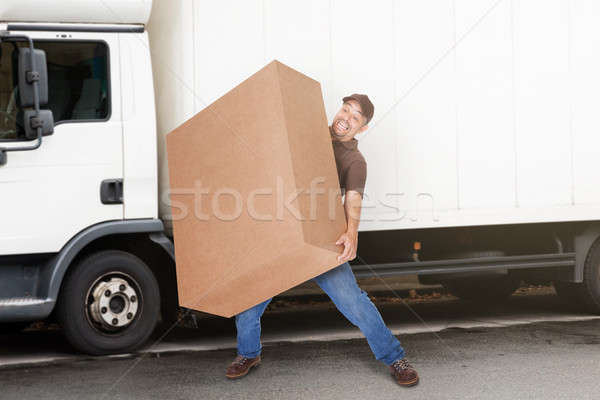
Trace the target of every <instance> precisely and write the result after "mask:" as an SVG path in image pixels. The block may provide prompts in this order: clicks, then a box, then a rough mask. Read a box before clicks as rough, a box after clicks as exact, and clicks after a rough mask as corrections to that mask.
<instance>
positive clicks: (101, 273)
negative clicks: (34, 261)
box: [56, 250, 160, 355]
mask: <svg viewBox="0 0 600 400" xmlns="http://www.w3.org/2000/svg"><path fill="white" fill-rule="evenodd" d="M56 307H57V317H58V321H59V323H60V325H61V326H62V330H63V333H64V335H65V337H66V338H67V340H68V341H69V342H70V343H71V344H72V345H73V347H75V348H76V349H77V350H79V351H81V352H84V353H88V354H92V355H101V354H115V353H127V352H131V351H133V350H135V349H137V348H139V347H140V346H141V345H143V344H144V342H145V341H146V340H147V339H148V337H150V335H151V334H152V332H153V330H154V328H155V326H156V323H157V321H158V317H159V313H160V291H159V287H158V283H157V282H156V278H155V277H154V274H153V273H152V271H151V270H150V268H148V266H147V265H146V264H145V263H144V262H143V261H142V260H140V259H139V258H137V257H136V256H134V255H132V254H130V253H126V252H123V251H118V250H106V251H101V252H98V253H94V254H91V255H89V256H87V257H85V258H83V259H82V260H81V261H79V262H78V263H77V264H76V265H74V266H73V267H72V268H71V269H70V270H69V273H68V274H67V276H66V277H65V281H64V283H63V286H62V289H61V293H60V295H59V299H58V303H57V306H56Z"/></svg>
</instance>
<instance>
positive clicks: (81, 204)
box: [0, 32, 123, 255]
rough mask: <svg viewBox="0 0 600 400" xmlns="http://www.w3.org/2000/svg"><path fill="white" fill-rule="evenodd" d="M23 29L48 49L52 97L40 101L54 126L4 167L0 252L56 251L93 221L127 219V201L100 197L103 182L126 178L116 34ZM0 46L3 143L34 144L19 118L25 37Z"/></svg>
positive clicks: (0, 195)
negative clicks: (19, 62)
mask: <svg viewBox="0 0 600 400" xmlns="http://www.w3.org/2000/svg"><path fill="white" fill-rule="evenodd" d="M17 33H25V34H26V35H28V36H29V37H31V38H33V39H34V45H35V47H36V48H38V49H42V50H44V51H45V52H46V59H47V64H48V97H49V98H48V105H47V106H44V107H42V108H44V109H50V110H52V112H53V116H54V121H55V127H54V134H52V135H51V136H47V137H44V138H43V142H42V145H41V146H40V147H39V148H38V149H36V150H31V151H19V152H9V153H8V159H7V163H6V165H4V166H2V167H0V255H7V254H31V253H52V252H57V251H59V250H60V248H61V247H62V246H63V245H64V244H65V243H66V242H67V241H68V240H69V239H70V238H72V237H73V236H74V235H75V234H77V233H78V232H79V231H81V230H83V229H85V228H87V227H89V226H91V225H94V224H96V223H99V222H102V221H107V220H119V219H122V218H123V205H122V204H103V202H102V201H101V198H100V186H101V184H102V182H103V181H105V180H114V181H115V182H118V180H122V178H123V167H122V165H123V162H122V159H123V154H122V153H123V152H122V126H121V125H122V123H121V101H120V98H121V96H120V90H119V89H120V76H119V68H118V65H119V52H118V41H117V34H116V33H87V32H65V33H62V32H15V34H17ZM22 44H23V45H25V42H23V43H22ZM1 46H2V47H1V50H2V53H1V58H0V146H2V147H11V146H15V147H17V146H23V145H28V144H31V143H33V142H32V141H27V140H26V138H25V137H24V133H23V132H21V130H22V129H20V128H19V125H20V124H19V123H18V121H19V118H22V116H21V112H20V111H21V110H20V107H19V101H18V91H17V89H16V87H17V76H16V71H15V70H16V53H17V49H16V47H17V46H20V44H17V45H15V44H12V43H5V42H2V44H1ZM21 125H22V124H21ZM115 188H116V189H118V183H115V184H114V185H111V186H110V187H109V189H115Z"/></svg>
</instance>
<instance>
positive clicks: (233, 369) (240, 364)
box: [225, 354, 260, 379]
mask: <svg viewBox="0 0 600 400" xmlns="http://www.w3.org/2000/svg"><path fill="white" fill-rule="evenodd" d="M258 364H260V355H259V356H257V357H254V358H248V357H244V356H241V355H239V354H238V356H237V357H236V358H235V360H233V361H232V363H231V364H229V367H227V370H226V371H225V376H226V377H228V378H229V379H235V378H241V377H242V376H244V375H246V374H247V373H248V371H250V368H252V367H254V366H255V365H258Z"/></svg>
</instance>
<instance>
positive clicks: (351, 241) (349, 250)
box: [335, 231, 358, 263]
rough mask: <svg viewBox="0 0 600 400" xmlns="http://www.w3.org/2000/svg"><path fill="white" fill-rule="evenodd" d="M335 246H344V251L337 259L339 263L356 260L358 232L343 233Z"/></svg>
mask: <svg viewBox="0 0 600 400" xmlns="http://www.w3.org/2000/svg"><path fill="white" fill-rule="evenodd" d="M335 244H338V245H339V244H342V245H344V251H343V252H342V254H340V255H339V256H338V258H337V259H338V261H339V262H340V263H344V262H346V261H350V260H354V259H355V258H356V248H357V247H358V232H350V231H346V232H344V233H343V234H342V236H340V238H339V239H338V240H337V242H335Z"/></svg>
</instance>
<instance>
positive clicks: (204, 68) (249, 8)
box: [148, 0, 600, 230]
mask: <svg viewBox="0 0 600 400" xmlns="http://www.w3.org/2000/svg"><path fill="white" fill-rule="evenodd" d="M148 30H149V33H150V38H151V46H152V49H153V53H154V54H153V62H154V70H155V84H156V91H157V92H156V97H157V103H158V119H159V125H158V126H159V133H162V134H165V133H167V132H169V131H170V130H172V129H173V128H175V127H176V126H177V125H179V124H180V123H182V122H183V121H185V119H187V118H189V117H190V116H191V115H193V114H194V113H195V112H197V111H200V110H201V109H202V108H203V107H205V106H206V105H207V104H210V103H211V102H212V101H214V100H215V99H217V98H218V97H220V96H221V95H223V94H224V93H225V92H227V91H228V90H230V89H231V88H233V87H234V86H235V85H237V84H238V83H240V82H241V81H242V80H244V79H245V78H246V77H248V76H249V75H251V74H252V73H254V72H255V71H256V70H258V69H259V68H261V67H262V66H264V65H265V64H266V63H268V62H269V61H271V60H272V59H278V60H280V61H282V62H284V63H286V64H288V65H290V66H291V67H293V68H295V69H298V70H300V71H302V72H304V73H306V74H307V75H309V76H311V77H313V78H314V79H317V80H318V81H320V82H321V84H322V88H323V95H324V100H325V105H326V111H327V115H328V118H329V121H331V118H332V117H333V115H334V114H335V112H336V111H337V109H338V107H339V106H340V104H341V98H342V97H343V96H345V95H347V94H350V93H353V92H360V93H367V94H368V95H369V96H370V98H371V99H372V101H373V103H374V104H375V117H374V119H373V121H372V122H371V124H370V125H371V128H370V129H369V130H368V131H367V132H366V133H365V134H363V135H361V136H360V137H359V140H360V143H359V149H360V150H361V151H362V152H363V154H364V155H365V158H366V159H367V163H368V177H367V188H366V194H367V196H368V197H367V198H366V199H365V203H364V205H365V209H364V212H363V222H362V224H361V229H363V230H364V229H401V228H414V227H430V226H454V225H477V224H499V223H518V222H535V221H550V220H552V221H559V220H577V219H598V218H599V217H600V187H599V186H598V185H597V184H596V183H597V180H598V179H597V176H598V175H597V174H598V172H597V171H600V168H599V167H600V165H599V164H600V158H599V157H597V151H596V149H597V148H599V144H600V143H599V139H598V138H597V135H596V132H597V131H598V128H600V126H598V125H600V122H599V120H598V118H596V117H595V113H596V110H598V109H600V108H599V106H600V90H599V89H600V77H599V74H598V73H597V71H598V70H600V69H599V67H600V53H598V52H597V51H596V49H597V48H598V45H599V44H600V5H598V3H597V2H595V1H594V0H545V1H542V0H500V1H497V0H421V1H418V2H417V1H408V0H377V1H373V2H369V3H366V2H364V1H359V0H344V1H342V0H329V1H325V0H312V1H310V0H309V1H306V0H302V1H300V0H298V1H296V0H285V1H283V0H278V1H277V0H237V1H235V0H227V1H219V2H216V1H200V0H196V1H194V0H183V1H179V2H169V1H168V0H155V3H154V9H153V14H152V16H151V22H150V24H149V27H148Z"/></svg>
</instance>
